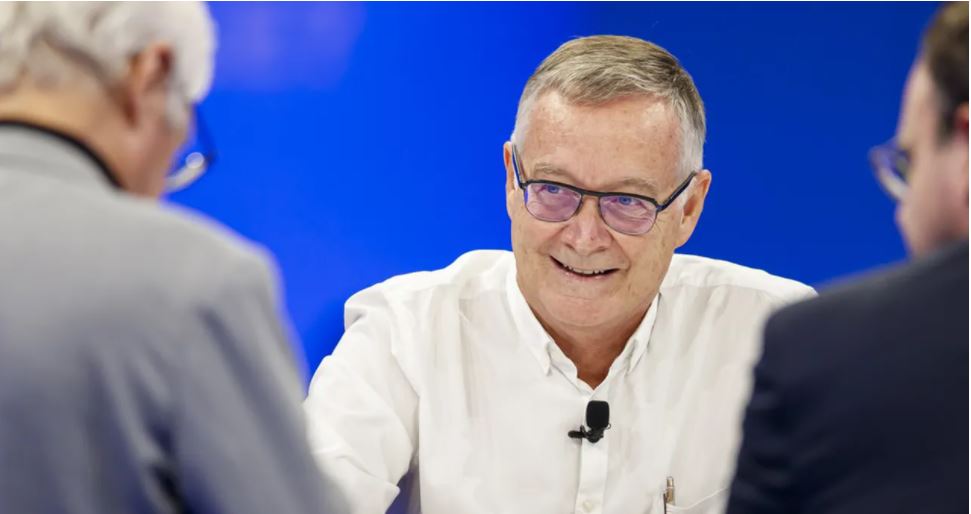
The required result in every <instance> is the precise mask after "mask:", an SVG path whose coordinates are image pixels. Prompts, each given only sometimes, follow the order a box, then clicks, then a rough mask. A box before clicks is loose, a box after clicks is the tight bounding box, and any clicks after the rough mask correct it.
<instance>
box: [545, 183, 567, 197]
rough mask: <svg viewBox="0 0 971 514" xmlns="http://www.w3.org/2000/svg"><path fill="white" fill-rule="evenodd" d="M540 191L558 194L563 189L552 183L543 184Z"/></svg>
mask: <svg viewBox="0 0 971 514" xmlns="http://www.w3.org/2000/svg"><path fill="white" fill-rule="evenodd" d="M542 191H543V192H544V193H550V194H554V195H555V194H559V193H560V192H562V191H563V188H562V187H560V186H554V185H553V184H543V189H542Z"/></svg>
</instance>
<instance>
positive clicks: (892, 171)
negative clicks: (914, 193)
mask: <svg viewBox="0 0 971 514" xmlns="http://www.w3.org/2000/svg"><path fill="white" fill-rule="evenodd" d="M870 165H871V166H873V172H874V174H875V175H876V177H877V182H879V183H880V185H881V186H882V187H883V189H884V190H885V191H886V192H887V194H888V195H890V197H891V198H893V199H894V200H896V201H900V200H901V199H902V198H903V197H904V196H906V194H907V190H908V189H909V187H908V186H907V176H908V174H909V172H910V154H909V153H908V152H907V151H906V150H904V149H903V148H900V146H899V145H897V142H896V141H895V140H893V139H891V140H890V141H887V142H886V143H884V144H882V145H879V146H875V147H873V148H872V149H870Z"/></svg>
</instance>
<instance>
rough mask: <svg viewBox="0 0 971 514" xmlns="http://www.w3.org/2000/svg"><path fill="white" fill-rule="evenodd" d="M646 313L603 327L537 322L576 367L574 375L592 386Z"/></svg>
mask: <svg viewBox="0 0 971 514" xmlns="http://www.w3.org/2000/svg"><path fill="white" fill-rule="evenodd" d="M646 312H647V309H645V310H644V311H643V312H640V313H639V314H637V315H635V316H632V317H630V318H628V319H625V320H622V321H620V322H617V323H614V324H611V325H607V326H597V327H565V326H555V325H552V324H548V323H545V322H543V320H542V319H540V324H542V325H543V328H545V329H546V331H547V332H548V333H549V334H550V336H551V337H552V338H553V341H554V342H555V343H556V345H557V346H559V347H560V350H562V351H563V354H564V355H566V356H567V357H568V358H569V359H570V360H571V361H573V364H574V365H575V366H576V368H577V377H578V378H579V379H580V380H582V381H584V382H586V383H587V384H588V385H589V386H590V387H593V388H596V387H597V386H599V385H600V384H601V383H602V382H603V381H604V379H606V378H607V373H608V372H609V371H610V366H611V365H612V364H613V363H614V361H615V360H617V357H618V356H619V355H620V354H621V352H623V351H624V347H625V346H626V345H627V341H628V340H629V339H630V338H631V336H632V335H634V332H635V331H636V330H637V327H638V326H639V325H640V324H641V321H642V320H643V319H644V314H645V313H646ZM537 318H538V317H537Z"/></svg>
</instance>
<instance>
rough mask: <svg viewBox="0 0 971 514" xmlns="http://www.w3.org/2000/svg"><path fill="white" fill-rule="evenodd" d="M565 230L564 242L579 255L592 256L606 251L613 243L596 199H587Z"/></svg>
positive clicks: (563, 234) (568, 221) (563, 233)
mask: <svg viewBox="0 0 971 514" xmlns="http://www.w3.org/2000/svg"><path fill="white" fill-rule="evenodd" d="M566 223H567V225H566V227H564V228H563V232H562V237H563V242H564V243H566V245H567V246H569V247H570V248H571V249H572V250H573V251H575V252H577V254H579V255H592V254H594V253H597V252H599V251H603V250H606V249H607V248H608V247H610V243H611V241H613V235H612V234H611V233H610V229H609V228H607V225H606V224H605V223H604V220H603V218H602V217H601V216H600V206H599V205H598V201H597V199H596V198H591V197H586V198H584V199H583V203H581V204H580V211H579V212H577V213H576V214H575V215H574V216H573V217H572V218H570V219H569V220H567V222H566Z"/></svg>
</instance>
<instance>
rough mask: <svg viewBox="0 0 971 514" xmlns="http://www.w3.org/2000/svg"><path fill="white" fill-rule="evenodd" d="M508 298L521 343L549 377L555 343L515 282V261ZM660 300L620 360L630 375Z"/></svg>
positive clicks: (647, 338)
mask: <svg viewBox="0 0 971 514" xmlns="http://www.w3.org/2000/svg"><path fill="white" fill-rule="evenodd" d="M506 297H507V299H508V302H509V310H510V312H511V314H512V319H513V323H514V324H515V326H516V332H517V333H518V334H520V336H521V338H522V340H523V341H524V342H525V343H526V347H527V348H528V349H529V351H530V353H532V354H533V357H535V358H536V361H537V363H538V364H539V366H540V369H542V371H543V374H548V373H549V372H550V368H551V364H552V363H551V358H550V346H551V345H555V344H556V343H555V342H554V341H553V338H552V337H550V335H549V334H548V333H547V332H546V329H544V328H543V325H541V324H540V322H539V320H538V319H536V315H535V314H533V310H532V309H531V308H530V307H529V304H528V303H527V302H526V298H525V297H524V296H523V293H522V291H521V290H520V289H519V283H518V282H517V281H516V264H515V258H513V265H512V266H510V267H509V273H508V274H507V275H506ZM660 301H661V294H660V293H659V294H658V295H657V296H655V297H654V301H652V302H651V306H650V307H649V308H648V309H647V313H645V314H644V319H642V320H641V324H640V325H638V327H637V329H636V330H635V331H634V334H633V335H631V337H630V339H628V340H627V344H626V345H625V346H624V350H623V351H622V352H621V354H620V355H619V356H618V357H617V361H616V363H617V364H620V363H623V362H625V361H626V365H627V370H626V372H627V373H630V372H631V371H633V370H634V367H635V366H637V363H638V362H639V361H640V360H641V357H643V356H644V353H645V352H646V351H647V346H648V343H649V342H650V339H651V333H652V332H653V331H654V322H655V321H656V320H657V312H658V304H659V303H660ZM612 367H613V366H612Z"/></svg>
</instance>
